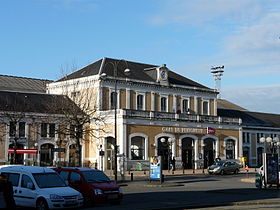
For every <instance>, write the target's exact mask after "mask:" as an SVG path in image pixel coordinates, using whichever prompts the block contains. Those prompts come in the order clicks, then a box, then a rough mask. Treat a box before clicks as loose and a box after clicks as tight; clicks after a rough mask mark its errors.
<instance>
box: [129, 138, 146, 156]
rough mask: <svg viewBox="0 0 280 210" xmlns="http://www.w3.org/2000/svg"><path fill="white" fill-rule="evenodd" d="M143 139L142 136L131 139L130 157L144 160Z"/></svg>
mask: <svg viewBox="0 0 280 210" xmlns="http://www.w3.org/2000/svg"><path fill="white" fill-rule="evenodd" d="M144 143H145V139H144V138H143V137H140V136H137V137H133V138H132V139H131V147H130V150H131V159H132V160H144V159H145V155H144V151H145V149H144V148H145V144H144Z"/></svg>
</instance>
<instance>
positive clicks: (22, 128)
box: [19, 122, 25, 137]
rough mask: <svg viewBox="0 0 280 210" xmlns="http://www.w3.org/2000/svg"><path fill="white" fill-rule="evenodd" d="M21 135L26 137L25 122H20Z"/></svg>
mask: <svg viewBox="0 0 280 210" xmlns="http://www.w3.org/2000/svg"><path fill="white" fill-rule="evenodd" d="M19 137H25V122H20V123H19Z"/></svg>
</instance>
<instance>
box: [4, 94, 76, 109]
mask: <svg viewBox="0 0 280 210" xmlns="http://www.w3.org/2000/svg"><path fill="white" fill-rule="evenodd" d="M69 107H74V108H75V109H77V110H80V109H79V108H78V107H77V106H76V104H75V103H74V102H73V101H71V100H70V99H69V98H68V97H67V96H64V95H52V94H40V93H23V92H10V91H0V112H4V113H5V112H10V111H15V112H31V113H41V114H63V110H67V109H68V108H69Z"/></svg>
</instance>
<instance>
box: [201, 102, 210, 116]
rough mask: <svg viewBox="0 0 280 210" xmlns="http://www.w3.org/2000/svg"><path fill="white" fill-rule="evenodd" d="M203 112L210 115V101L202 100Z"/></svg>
mask: <svg viewBox="0 0 280 210" xmlns="http://www.w3.org/2000/svg"><path fill="white" fill-rule="evenodd" d="M202 114H203V115H209V102H208V101H203V102H202Z"/></svg>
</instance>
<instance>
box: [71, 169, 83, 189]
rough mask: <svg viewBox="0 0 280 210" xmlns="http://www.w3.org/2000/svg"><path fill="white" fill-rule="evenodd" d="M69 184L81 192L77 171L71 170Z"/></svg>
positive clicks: (80, 181) (80, 180)
mask: <svg viewBox="0 0 280 210" xmlns="http://www.w3.org/2000/svg"><path fill="white" fill-rule="evenodd" d="M69 184H70V186H71V187H73V188H74V189H76V190H78V191H79V192H82V179H81V175H80V174H79V173H77V172H74V171H72V172H71V174H70V178H69Z"/></svg>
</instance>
